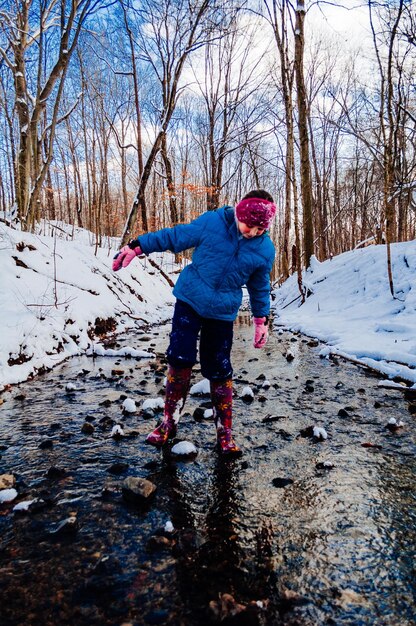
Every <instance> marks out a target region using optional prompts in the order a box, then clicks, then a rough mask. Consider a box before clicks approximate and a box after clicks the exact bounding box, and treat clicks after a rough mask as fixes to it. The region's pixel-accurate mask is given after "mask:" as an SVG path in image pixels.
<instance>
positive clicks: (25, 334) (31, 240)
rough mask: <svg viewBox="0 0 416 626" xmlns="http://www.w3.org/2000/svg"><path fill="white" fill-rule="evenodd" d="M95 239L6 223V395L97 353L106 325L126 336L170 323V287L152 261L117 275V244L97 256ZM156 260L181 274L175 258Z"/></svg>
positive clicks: (64, 229)
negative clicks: (113, 267)
mask: <svg viewBox="0 0 416 626" xmlns="http://www.w3.org/2000/svg"><path fill="white" fill-rule="evenodd" d="M94 239H95V238H94V236H93V235H92V234H91V233H89V232H88V231H86V230H83V229H74V228H73V227H72V226H67V225H64V224H44V225H43V226H42V228H41V229H40V231H39V234H29V233H23V232H21V231H18V230H13V229H11V228H9V227H7V226H5V225H4V224H1V225H0V267H1V273H0V293H1V300H0V328H1V333H0V390H1V389H2V387H3V386H4V385H5V384H14V383H19V382H22V381H24V380H26V379H27V378H29V377H30V376H32V375H34V374H36V373H37V372H39V371H42V370H43V369H44V368H51V367H53V366H54V365H56V364H57V363H60V362H61V361H63V360H64V359H65V358H67V357H68V356H72V355H75V354H80V353H83V352H86V351H87V350H90V352H92V351H94V346H95V344H96V343H97V342H98V341H99V335H97V334H96V333H95V332H94V330H96V331H97V332H99V331H100V326H101V327H102V328H107V329H111V328H113V329H114V331H115V332H120V331H122V330H126V329H127V328H129V327H135V326H136V327H137V326H139V327H140V326H144V325H145V324H154V323H157V322H160V321H162V320H165V319H167V318H168V317H169V315H170V311H171V307H170V306H169V305H171V304H172V303H173V296H172V293H171V292H172V288H171V286H169V284H168V283H167V281H166V280H165V279H164V278H163V277H162V276H161V275H160V273H159V272H158V271H157V269H155V268H154V267H153V266H152V265H151V264H150V263H149V260H148V259H145V258H143V259H139V260H136V262H135V263H132V264H131V266H130V267H129V268H126V269H124V270H121V271H120V272H118V273H117V274H116V273H114V272H112V270H111V261H112V257H113V255H114V254H115V251H116V250H117V242H115V241H111V240H109V241H107V242H106V247H103V248H98V249H97V253H96V254H95V241H94ZM152 258H153V259H154V260H155V261H156V262H157V263H158V264H159V265H160V266H162V265H163V270H164V272H166V273H168V274H169V272H174V271H175V270H177V269H178V268H177V266H175V265H174V257H173V255H171V254H166V255H164V256H163V258H162V256H161V255H152ZM172 278H173V279H174V275H173V276H172ZM97 319H98V320H103V322H101V323H100V324H98V326H97ZM108 320H109V321H108ZM111 320H114V322H112V321H111ZM105 321H107V322H105ZM137 347H140V346H137V345H135V348H137ZM144 354H145V353H143V355H144ZM134 356H137V354H134Z"/></svg>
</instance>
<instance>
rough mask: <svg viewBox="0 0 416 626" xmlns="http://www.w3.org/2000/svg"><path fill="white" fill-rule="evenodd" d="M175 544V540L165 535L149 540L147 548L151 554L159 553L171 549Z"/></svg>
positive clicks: (155, 536)
mask: <svg viewBox="0 0 416 626" xmlns="http://www.w3.org/2000/svg"><path fill="white" fill-rule="evenodd" d="M174 543H175V541H174V539H172V538H169V537H165V536H164V535H154V536H153V537H150V539H149V540H148V542H147V544H146V547H147V549H148V550H149V552H158V551H159V550H166V549H170V548H171V547H172V546H173V544H174Z"/></svg>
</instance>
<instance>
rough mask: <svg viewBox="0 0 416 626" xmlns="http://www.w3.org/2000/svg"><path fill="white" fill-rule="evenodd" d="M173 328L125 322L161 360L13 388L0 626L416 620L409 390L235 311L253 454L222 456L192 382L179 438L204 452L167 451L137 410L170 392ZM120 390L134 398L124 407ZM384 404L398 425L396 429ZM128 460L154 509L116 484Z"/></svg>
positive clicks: (394, 625)
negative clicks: (12, 487) (27, 503)
mask: <svg viewBox="0 0 416 626" xmlns="http://www.w3.org/2000/svg"><path fill="white" fill-rule="evenodd" d="M168 331H169V329H168V327H159V328H153V329H149V330H148V332H146V333H143V331H137V333H134V334H133V333H132V334H131V335H130V336H129V337H123V338H120V337H119V338H118V339H117V345H132V346H134V347H137V348H140V349H151V350H154V351H155V352H156V354H158V357H157V358H156V359H153V360H149V359H141V360H132V359H130V360H128V359H118V360H117V359H114V358H108V357H100V358H96V359H94V360H93V359H91V358H87V357H80V358H74V359H71V360H69V361H67V362H66V363H64V364H63V365H62V366H60V367H59V368H57V369H56V370H54V371H53V372H50V373H48V374H45V375H43V376H41V377H38V378H36V379H35V380H33V381H30V382H27V383H25V384H22V385H19V386H18V387H15V388H13V389H12V390H11V391H10V392H5V393H3V394H2V398H3V400H4V403H3V404H2V406H0V438H1V441H0V474H3V473H12V474H14V475H15V476H16V479H17V484H16V488H17V491H18V494H19V495H18V498H17V499H16V500H15V501H14V502H11V503H9V504H7V503H4V504H0V623H1V625H2V626H12V625H16V626H17V625H30V626H32V625H33V626H35V625H36V626H37V625H39V626H40V625H42V626H46V625H58V624H59V625H63V624H71V625H78V624H79V625H88V626H91V625H92V626H105V625H120V626H121V625H125V626H126V625H128V624H131V625H132V626H134V625H141V624H169V625H175V626H176V625H177V626H181V625H183V626H198V625H200V624H201V625H205V624H211V623H213V624H215V623H222V624H249V625H251V624H253V625H257V624H258V625H265V626H266V625H280V624H293V625H295V624H296V625H311V626H312V625H314V626H315V625H320V624H335V625H338V624H351V625H354V626H357V625H360V624H368V625H371V626H373V625H386V626H387V625H388V626H405V625H411V624H415V623H416V609H415V604H414V592H415V566H414V563H415V533H416V530H415V529H416V526H415V521H416V512H415V507H414V500H415V495H414V484H415V457H414V453H415V449H416V448H415V428H414V420H415V416H414V414H412V412H411V411H413V410H414V407H415V403H416V399H415V398H411V397H409V396H408V397H407V399H406V398H405V397H404V394H403V392H402V391H397V390H392V389H385V388H382V387H380V386H379V383H380V380H381V379H380V378H378V377H377V376H375V375H373V374H370V373H368V372H366V371H364V370H363V369H361V368H358V367H356V366H354V365H352V364H350V363H346V362H338V361H335V360H328V359H321V358H319V356H318V352H319V346H317V345H316V344H317V342H313V341H310V340H309V339H307V338H304V337H301V336H294V335H292V334H291V333H286V332H285V333H283V334H280V335H279V334H274V335H273V336H272V337H271V339H270V341H269V343H268V344H267V346H266V348H265V349H264V350H254V349H253V348H252V347H251V335H252V327H251V326H250V324H249V318H248V317H247V316H244V315H242V316H241V317H240V318H239V321H238V323H237V324H236V328H235V341H234V348H233V365H234V370H235V391H236V396H235V402H234V412H235V437H236V440H237V442H238V443H239V444H240V445H241V447H242V448H243V449H244V455H243V457H242V458H240V459H236V460H233V461H228V462H227V461H224V460H221V459H219V458H218V455H217V452H216V449H215V445H214V444H215V432H214V427H213V424H212V422H211V421H210V420H209V419H200V418H198V420H195V419H194V417H193V413H194V410H195V409H196V408H197V407H199V406H201V405H203V403H206V402H207V401H209V398H207V397H202V398H201V397H196V396H191V397H190V398H189V399H188V402H187V405H186V409H185V410H186V411H187V412H185V414H184V416H183V418H182V420H181V424H180V430H179V433H178V438H180V439H186V440H188V441H192V442H193V443H194V444H195V445H196V446H197V448H198V455H197V456H196V458H194V459H192V460H189V461H186V462H185V461H178V460H174V459H173V458H172V456H171V455H170V454H169V453H168V452H165V453H162V452H159V451H157V450H155V449H153V448H151V447H150V446H146V445H145V444H144V438H145V435H146V434H147V433H148V432H149V431H150V430H152V429H153V428H154V425H155V424H156V419H157V418H156V417H155V418H145V417H144V416H143V415H142V414H141V411H140V405H141V402H142V400H145V399H146V398H155V397H156V396H157V395H158V394H163V375H164V374H163V370H164V367H165V363H164V359H163V356H162V354H163V352H164V350H165V349H166V345H167V336H168ZM288 350H290V351H291V352H292V353H293V356H294V359H293V360H292V361H288V360H287V359H286V358H285V355H286V354H287V351H288ZM264 377H266V378H267V380H268V381H269V382H270V387H268V388H267V384H266V386H265V387H262V385H264V382H265V381H264ZM200 378H201V375H200V373H199V371H198V367H196V368H195V375H194V382H196V381H197V380H200ZM68 383H73V384H74V385H75V387H76V389H75V390H66V386H67V384H68ZM246 385H250V386H251V388H252V389H253V391H254V400H253V401H252V402H251V403H249V402H247V401H245V400H243V399H242V398H241V393H242V390H243V388H244V387H245V386H246ZM125 397H128V398H132V399H133V400H135V401H136V402H137V404H138V410H137V413H136V414H123V412H122V409H121V405H122V401H123V399H124V398H125ZM409 409H410V410H409ZM340 410H341V413H340V414H339V412H340ZM392 417H394V418H396V419H397V420H398V421H399V420H402V421H403V422H404V426H403V427H402V428H400V429H399V430H397V431H395V432H391V431H390V430H389V429H387V428H386V424H387V422H388V420H389V419H390V418H392ZM85 423H88V424H90V425H91V426H92V427H93V429H92V428H91V427H90V430H93V432H91V433H87V432H83V431H82V428H83V425H84V424H85ZM115 423H120V424H122V425H123V428H124V432H125V436H124V437H122V438H120V439H114V438H113V437H111V430H112V427H113V426H114V424H115ZM311 426H322V427H324V428H325V429H326V431H327V433H328V438H327V439H326V440H323V441H316V439H314V438H313V437H310V436H309V435H310V427H311ZM84 430H85V428H84ZM362 444H366V445H365V446H363V445H362ZM370 444H371V446H370ZM329 464H330V465H332V467H330V465H329ZM127 476H136V477H142V478H147V479H149V480H150V481H152V482H153V483H154V484H155V485H156V487H157V490H156V492H155V496H154V498H153V499H151V501H150V502H149V503H148V504H146V506H144V507H143V506H142V507H139V506H134V505H132V504H128V503H126V502H125V500H124V499H123V497H122V493H121V484H122V482H123V480H124V479H125V478H126V477H127ZM32 499H37V501H36V502H35V503H33V504H32V506H31V507H30V508H29V510H28V511H27V512H26V513H25V512H23V513H22V512H20V513H19V512H13V507H14V505H15V504H16V503H17V502H19V501H22V500H32ZM71 516H72V518H76V524H73V525H71V526H70V525H67V526H65V527H64V528H61V527H60V526H59V525H60V524H61V523H64V520H66V519H68V518H69V517H71ZM168 520H169V521H171V522H172V524H173V527H174V529H175V530H174V532H173V533H167V532H165V531H164V530H163V529H164V526H165V524H166V522H167V521H168Z"/></svg>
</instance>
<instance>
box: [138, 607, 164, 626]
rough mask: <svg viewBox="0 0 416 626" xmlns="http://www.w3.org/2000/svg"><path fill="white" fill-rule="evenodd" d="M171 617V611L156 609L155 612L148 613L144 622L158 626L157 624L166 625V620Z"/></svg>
mask: <svg viewBox="0 0 416 626" xmlns="http://www.w3.org/2000/svg"><path fill="white" fill-rule="evenodd" d="M168 617H169V611H166V610H165V609H155V610H154V611H150V612H149V613H146V615H145V616H144V621H145V622H146V624H151V625H157V624H166V620H167V619H168Z"/></svg>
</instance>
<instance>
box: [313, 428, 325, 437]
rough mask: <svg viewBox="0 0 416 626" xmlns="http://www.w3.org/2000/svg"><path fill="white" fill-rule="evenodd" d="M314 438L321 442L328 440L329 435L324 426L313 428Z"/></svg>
mask: <svg viewBox="0 0 416 626" xmlns="http://www.w3.org/2000/svg"><path fill="white" fill-rule="evenodd" d="M313 436H314V437H316V438H317V439H321V440H322V439H328V433H327V432H326V430H325V428H322V426H314V427H313Z"/></svg>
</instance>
